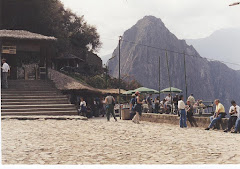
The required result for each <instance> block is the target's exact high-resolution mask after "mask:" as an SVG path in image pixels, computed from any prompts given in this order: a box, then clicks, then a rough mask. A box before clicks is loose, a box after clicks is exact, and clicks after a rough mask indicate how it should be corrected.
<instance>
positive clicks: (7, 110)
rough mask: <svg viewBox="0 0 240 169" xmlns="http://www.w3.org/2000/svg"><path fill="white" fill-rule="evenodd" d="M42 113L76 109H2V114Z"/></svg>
mask: <svg viewBox="0 0 240 169" xmlns="http://www.w3.org/2000/svg"><path fill="white" fill-rule="evenodd" d="M42 111H76V112H77V109H76V108H75V107H69V108H62V107H60V108H50V107H43V108H25V109H2V110H1V112H2V113H6V112H13V113H17V112H42Z"/></svg>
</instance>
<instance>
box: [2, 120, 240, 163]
mask: <svg viewBox="0 0 240 169" xmlns="http://www.w3.org/2000/svg"><path fill="white" fill-rule="evenodd" d="M111 120H112V121H110V122H107V121H106V119H105V118H93V119H89V120H88V121H83V120H2V121H1V123H2V164H239V163H240V150H239V149H238V147H239V140H240V134H231V133H224V132H222V131H205V130H203V129H202V128H187V129H181V128H179V126H176V125H170V124H158V123H150V122H141V124H134V123H132V122H131V121H122V120H118V122H114V120H113V119H111Z"/></svg>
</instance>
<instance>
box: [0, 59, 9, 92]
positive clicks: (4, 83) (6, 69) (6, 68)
mask: <svg viewBox="0 0 240 169" xmlns="http://www.w3.org/2000/svg"><path fill="white" fill-rule="evenodd" d="M2 64H3V65H2V67H1V68H2V87H3V88H4V89H7V88H8V81H7V77H8V72H9V70H10V67H9V65H8V64H7V62H6V59H2Z"/></svg>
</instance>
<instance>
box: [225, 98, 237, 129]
mask: <svg viewBox="0 0 240 169" xmlns="http://www.w3.org/2000/svg"><path fill="white" fill-rule="evenodd" d="M231 104H232V106H231V107H230V109H229V114H230V118H229V119H228V128H227V129H226V130H224V132H229V131H231V129H232V127H233V125H234V124H235V123H236V120H237V116H238V113H239V111H240V108H239V106H238V105H237V104H236V102H235V101H234V100H233V101H231Z"/></svg>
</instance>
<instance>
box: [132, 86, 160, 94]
mask: <svg viewBox="0 0 240 169" xmlns="http://www.w3.org/2000/svg"><path fill="white" fill-rule="evenodd" d="M136 91H139V92H140V93H149V94H159V92H158V91H157V90H154V89H149V88H146V87H140V88H137V89H135V90H134V92H136Z"/></svg>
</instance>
